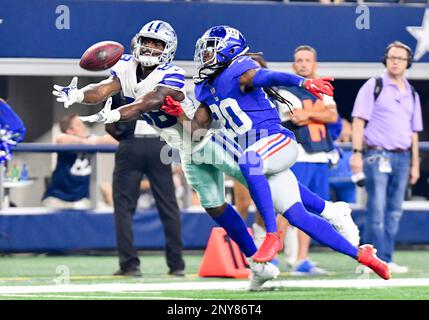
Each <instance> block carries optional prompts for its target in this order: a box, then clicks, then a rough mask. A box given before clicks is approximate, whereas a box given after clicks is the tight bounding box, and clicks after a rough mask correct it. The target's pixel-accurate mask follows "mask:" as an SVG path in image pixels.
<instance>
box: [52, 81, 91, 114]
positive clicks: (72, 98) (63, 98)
mask: <svg viewBox="0 0 429 320" xmlns="http://www.w3.org/2000/svg"><path fill="white" fill-rule="evenodd" d="M54 89H55V90H54V91H52V94H53V95H54V96H56V97H57V101H58V102H62V103H64V108H66V109H67V108H68V107H69V106H71V105H72V104H74V103H81V102H82V101H83V99H84V94H83V91H82V90H79V89H78V88H77V77H74V78H73V79H72V81H71V82H70V84H69V85H68V86H67V87H61V86H59V85H56V84H54Z"/></svg>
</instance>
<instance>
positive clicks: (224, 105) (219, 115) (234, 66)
mask: <svg viewBox="0 0 429 320" xmlns="http://www.w3.org/2000/svg"><path fill="white" fill-rule="evenodd" d="M258 68H259V66H258V65H257V64H256V62H255V61H254V60H252V59H251V58H250V57H248V56H242V57H238V58H237V59H235V60H234V61H233V62H232V63H231V64H230V65H229V66H228V67H227V68H226V69H225V70H224V71H223V72H222V73H220V74H219V75H218V76H217V77H216V78H215V79H214V81H209V80H205V81H203V82H201V83H199V84H197V85H196V86H195V97H196V99H197V100H198V101H200V102H203V103H204V104H206V105H207V106H209V108H210V110H211V112H212V116H213V119H215V120H220V121H221V122H222V123H223V125H224V126H225V128H226V129H228V130H229V131H231V132H233V133H234V135H235V136H236V137H237V138H238V141H239V143H240V144H241V145H242V146H244V147H245V148H247V147H248V146H249V145H251V144H253V143H254V142H256V141H257V140H259V139H260V138H262V137H264V136H267V135H272V134H276V133H283V134H285V135H287V136H290V137H292V138H293V133H292V132H291V131H289V130H287V129H285V128H284V127H282V125H281V121H280V118H279V115H278V112H277V109H276V107H275V106H274V105H273V103H272V102H271V101H270V100H269V99H268V96H267V94H266V93H265V91H264V90H263V89H262V88H253V89H252V90H250V91H249V92H243V91H242V89H241V86H240V77H241V75H243V74H244V73H245V72H246V71H248V70H250V69H258Z"/></svg>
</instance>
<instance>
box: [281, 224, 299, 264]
mask: <svg viewBox="0 0 429 320" xmlns="http://www.w3.org/2000/svg"><path fill="white" fill-rule="evenodd" d="M298 246H299V244H298V229H297V228H296V227H294V226H289V227H288V228H287V230H286V236H285V241H284V251H283V252H284V254H285V260H286V264H287V265H288V266H289V267H291V268H292V267H293V266H294V265H295V264H296V261H297V259H298Z"/></svg>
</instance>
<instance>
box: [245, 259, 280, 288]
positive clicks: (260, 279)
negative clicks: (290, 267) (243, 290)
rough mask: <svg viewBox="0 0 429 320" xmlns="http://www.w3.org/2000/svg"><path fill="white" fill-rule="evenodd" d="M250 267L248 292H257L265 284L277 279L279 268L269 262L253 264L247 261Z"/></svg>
mask: <svg viewBox="0 0 429 320" xmlns="http://www.w3.org/2000/svg"><path fill="white" fill-rule="evenodd" d="M248 261H249V266H250V271H251V273H250V283H249V290H250V291H259V290H261V289H262V286H263V284H264V283H265V282H267V281H269V280H273V279H275V278H277V276H278V275H279V274H280V270H279V268H277V267H276V266H275V265H273V264H272V263H271V262H265V263H255V262H253V261H252V259H248Z"/></svg>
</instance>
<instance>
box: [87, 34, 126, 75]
mask: <svg viewBox="0 0 429 320" xmlns="http://www.w3.org/2000/svg"><path fill="white" fill-rule="evenodd" d="M123 53H124V46H123V45H122V44H120V43H118V42H115V41H102V42H97V43H96V44H93V45H92V46H91V47H89V48H88V49H87V50H86V51H85V52H84V53H83V55H82V57H81V58H80V62H79V65H80V66H81V67H82V68H83V69H85V70H89V71H102V70H106V69H109V68H110V67H112V66H113V65H115V64H116V62H118V60H119V59H120V58H121V56H122V54H123Z"/></svg>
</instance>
